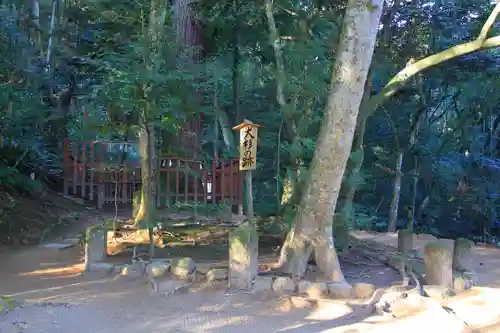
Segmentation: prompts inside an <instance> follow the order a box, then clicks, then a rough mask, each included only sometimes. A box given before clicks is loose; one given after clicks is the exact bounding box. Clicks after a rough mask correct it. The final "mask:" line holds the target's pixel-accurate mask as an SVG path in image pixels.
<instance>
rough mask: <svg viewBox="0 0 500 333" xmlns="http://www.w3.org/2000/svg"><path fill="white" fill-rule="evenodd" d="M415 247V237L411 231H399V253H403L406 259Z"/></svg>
mask: <svg viewBox="0 0 500 333" xmlns="http://www.w3.org/2000/svg"><path fill="white" fill-rule="evenodd" d="M414 246H415V235H414V234H413V232H411V231H410V230H406V229H400V230H398V251H399V252H401V253H402V254H403V255H404V256H405V257H406V258H408V256H409V255H410V254H411V252H412V251H413V247H414Z"/></svg>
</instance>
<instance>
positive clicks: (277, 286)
mask: <svg viewBox="0 0 500 333" xmlns="http://www.w3.org/2000/svg"><path fill="white" fill-rule="evenodd" d="M273 291H275V292H277V293H280V294H291V293H293V292H295V283H294V282H293V280H292V279H291V278H289V277H284V276H280V277H277V278H276V280H274V283H273Z"/></svg>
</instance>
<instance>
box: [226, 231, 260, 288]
mask: <svg viewBox="0 0 500 333" xmlns="http://www.w3.org/2000/svg"><path fill="white" fill-rule="evenodd" d="M258 243H259V236H258V234H257V231H256V230H255V227H254V225H253V224H250V223H243V224H241V225H239V226H238V227H237V228H236V229H235V230H234V231H232V232H231V234H230V235H229V288H235V289H246V290H251V289H252V284H253V281H254V279H255V277H256V276H257V275H258Z"/></svg>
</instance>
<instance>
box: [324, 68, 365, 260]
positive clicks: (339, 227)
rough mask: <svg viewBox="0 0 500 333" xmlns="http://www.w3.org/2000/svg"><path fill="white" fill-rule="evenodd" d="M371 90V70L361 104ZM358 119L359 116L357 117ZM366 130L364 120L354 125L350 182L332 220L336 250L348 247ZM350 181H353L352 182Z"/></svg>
mask: <svg viewBox="0 0 500 333" xmlns="http://www.w3.org/2000/svg"><path fill="white" fill-rule="evenodd" d="M371 89H372V75H371V70H370V71H369V72H368V76H367V78H366V82H365V88H364V90H363V98H362V99H361V104H363V102H364V101H366V100H368V99H369V98H370V93H371ZM358 118H359V116H358ZM365 129H366V119H363V120H361V121H358V123H357V125H356V131H355V133H354V134H355V138H354V143H353V146H352V149H351V154H352V153H354V154H356V155H357V156H356V158H355V159H354V161H353V163H354V165H353V166H352V170H349V169H348V170H347V172H349V174H350V176H349V178H350V179H351V181H347V182H345V183H344V184H343V185H344V186H345V185H346V186H347V191H346V193H347V194H346V198H345V200H344V206H343V207H342V209H341V211H340V212H339V213H338V214H335V217H334V220H333V230H334V235H335V242H336V243H337V248H339V249H341V250H343V249H345V248H346V246H347V245H348V238H349V226H350V225H351V224H352V223H351V221H352V219H353V215H354V210H353V207H354V197H355V196H356V190H357V188H358V184H359V178H360V175H361V167H362V166H363V162H364V157H365V152H364V146H363V143H364V138H365ZM352 179H355V181H354V182H353V181H352Z"/></svg>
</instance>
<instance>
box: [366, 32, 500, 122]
mask: <svg viewBox="0 0 500 333" xmlns="http://www.w3.org/2000/svg"><path fill="white" fill-rule="evenodd" d="M499 46H500V35H499V36H495V37H491V38H488V39H485V40H484V41H481V40H478V39H477V40H474V41H471V42H467V43H463V44H460V45H456V46H453V47H450V48H449V49H446V50H444V51H441V52H439V53H436V54H433V55H430V56H428V57H426V58H424V59H421V60H419V61H417V62H415V63H413V64H411V65H409V66H407V67H405V68H404V69H403V70H401V71H400V72H399V73H398V74H396V75H395V76H394V77H393V78H392V79H391V80H390V81H389V83H387V85H386V86H385V87H384V88H383V89H382V91H381V92H379V93H378V94H377V95H375V96H373V97H372V98H370V99H369V100H368V102H367V103H366V104H364V105H362V106H361V110H360V111H361V114H360V116H361V117H360V118H361V119H360V120H363V119H366V118H368V117H370V116H371V115H372V114H373V113H374V112H375V111H376V110H377V108H378V107H379V106H380V105H381V104H382V103H383V102H384V101H385V100H387V99H388V98H390V97H391V96H393V95H394V94H395V93H396V92H398V91H399V90H400V89H401V88H402V87H403V86H404V84H405V83H406V81H408V80H409V79H410V78H411V77H413V76H414V75H415V74H418V73H420V72H422V71H424V70H426V69H428V68H430V67H433V66H436V65H439V64H441V63H443V62H446V61H448V60H450V59H454V58H457V57H460V56H463V55H466V54H469V53H473V52H478V51H482V50H487V49H491V48H494V47H499Z"/></svg>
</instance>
